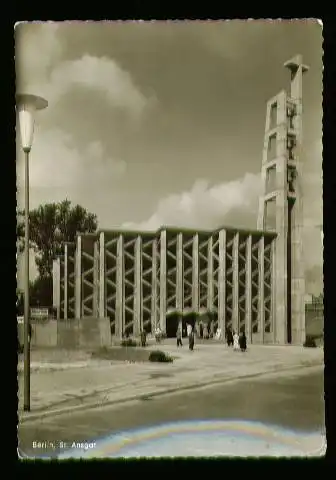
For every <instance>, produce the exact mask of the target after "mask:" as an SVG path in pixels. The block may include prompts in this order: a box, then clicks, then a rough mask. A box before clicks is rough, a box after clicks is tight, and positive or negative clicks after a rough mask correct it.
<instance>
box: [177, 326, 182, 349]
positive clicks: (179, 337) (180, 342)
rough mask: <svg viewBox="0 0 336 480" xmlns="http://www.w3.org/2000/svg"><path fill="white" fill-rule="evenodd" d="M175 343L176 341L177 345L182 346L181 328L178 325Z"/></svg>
mask: <svg viewBox="0 0 336 480" xmlns="http://www.w3.org/2000/svg"><path fill="white" fill-rule="evenodd" d="M176 343H177V346H178V347H183V344H182V329H181V327H180V326H178V327H177V332H176Z"/></svg>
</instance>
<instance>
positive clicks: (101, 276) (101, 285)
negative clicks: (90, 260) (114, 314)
mask: <svg viewBox="0 0 336 480" xmlns="http://www.w3.org/2000/svg"><path fill="white" fill-rule="evenodd" d="M105 298H106V295H105V234H104V232H100V234H99V318H105V316H106V314H105Z"/></svg>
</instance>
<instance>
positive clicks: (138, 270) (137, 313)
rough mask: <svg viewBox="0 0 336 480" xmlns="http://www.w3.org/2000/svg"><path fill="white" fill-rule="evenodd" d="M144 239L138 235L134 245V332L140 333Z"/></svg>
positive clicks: (136, 334) (135, 333)
mask: <svg viewBox="0 0 336 480" xmlns="http://www.w3.org/2000/svg"><path fill="white" fill-rule="evenodd" d="M141 249H142V239H141V236H140V235H138V236H137V238H136V240H135V246H134V286H135V292H134V310H133V311H134V324H133V334H134V335H135V336H138V335H140V332H141V330H142V282H141V276H142V259H141V254H142V252H141Z"/></svg>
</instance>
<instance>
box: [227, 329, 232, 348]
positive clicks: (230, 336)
mask: <svg viewBox="0 0 336 480" xmlns="http://www.w3.org/2000/svg"><path fill="white" fill-rule="evenodd" d="M226 341H227V345H228V347H231V346H232V345H233V335H232V332H231V329H230V328H228V329H227V330H226Z"/></svg>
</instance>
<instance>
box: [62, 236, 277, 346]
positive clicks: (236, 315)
mask: <svg viewBox="0 0 336 480" xmlns="http://www.w3.org/2000/svg"><path fill="white" fill-rule="evenodd" d="M275 241H276V234H275V233H273V232H260V231H254V232H251V231H245V230H238V229H233V228H222V229H219V230H217V231H214V232H209V231H195V230H185V229H184V230H180V229H172V228H162V229H160V230H159V231H158V232H152V233H150V232H125V231H101V232H98V233H97V234H94V235H91V234H90V235H78V236H77V249H76V251H75V254H76V255H75V262H74V263H75V266H74V267H73V269H72V271H76V279H77V282H76V288H74V289H73V290H72V291H73V292H74V296H72V297H70V298H68V301H67V302H66V303H67V304H68V305H69V304H75V309H71V308H68V314H67V315H68V318H71V317H73V318H75V317H76V318H82V317H100V318H106V317H109V318H110V322H111V333H112V335H116V336H118V337H120V336H121V335H122V334H125V333H127V334H129V335H139V333H140V331H141V330H142V329H146V330H147V331H148V332H149V331H152V332H153V331H154V329H155V328H156V327H157V326H160V327H161V329H162V330H166V314H167V312H168V311H170V310H178V311H180V312H183V311H191V310H192V311H194V312H198V313H201V312H202V311H205V310H206V311H210V312H212V314H213V318H214V329H216V328H218V327H219V328H221V329H222V330H223V329H225V328H227V327H231V328H232V329H234V330H236V331H240V330H243V329H244V330H245V331H246V333H247V335H248V338H249V339H250V340H251V341H253V342H266V343H274V342H275V341H276V319H275V316H274V312H275V310H274V298H273V296H272V288H273V285H272V282H273V281H274V270H273V263H274V246H275ZM66 255H68V257H70V255H72V256H71V258H72V259H73V258H74V253H73V248H71V249H70V248H69V246H67V248H66V249H65V256H66ZM62 263H63V264H64V263H68V265H69V263H71V262H70V261H69V259H68V262H66V261H64V259H63V260H62ZM68 271H69V270H68ZM61 273H62V270H61ZM64 283H65V284H68V285H69V279H67V278H66V271H65V270H64V269H63V276H62V284H63V285H64ZM70 283H71V282H70ZM62 290H63V291H64V287H63V288H62ZM69 291H70V290H69V288H68V292H69ZM61 298H62V300H61V302H62V305H64V295H63V297H61ZM64 312H65V310H64V307H63V308H61V318H67V317H65V315H64Z"/></svg>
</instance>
